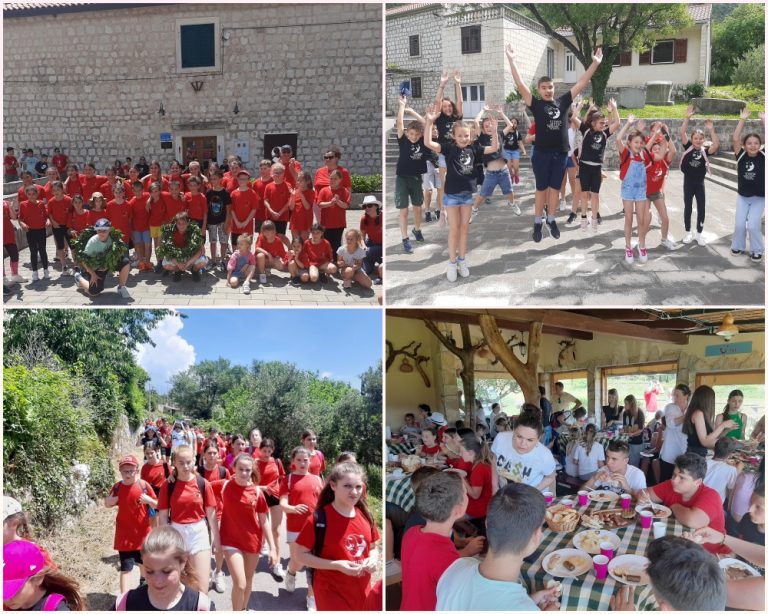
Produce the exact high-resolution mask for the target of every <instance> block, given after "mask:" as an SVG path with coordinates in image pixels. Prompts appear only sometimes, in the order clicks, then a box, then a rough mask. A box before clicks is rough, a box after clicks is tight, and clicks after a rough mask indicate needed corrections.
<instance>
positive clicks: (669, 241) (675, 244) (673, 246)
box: [661, 238, 682, 251]
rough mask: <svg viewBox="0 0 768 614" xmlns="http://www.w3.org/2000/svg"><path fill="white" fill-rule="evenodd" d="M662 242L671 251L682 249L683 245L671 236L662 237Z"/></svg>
mask: <svg viewBox="0 0 768 614" xmlns="http://www.w3.org/2000/svg"><path fill="white" fill-rule="evenodd" d="M661 244H662V245H663V246H664V247H666V248H667V249H668V250H670V251H675V250H676V249H680V248H681V247H682V245H680V244H679V243H678V242H677V241H675V240H673V239H671V238H666V239H662V240H661Z"/></svg>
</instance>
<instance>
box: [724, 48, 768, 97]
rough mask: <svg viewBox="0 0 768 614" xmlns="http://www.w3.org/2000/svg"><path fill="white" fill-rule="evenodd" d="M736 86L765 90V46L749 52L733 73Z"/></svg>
mask: <svg viewBox="0 0 768 614" xmlns="http://www.w3.org/2000/svg"><path fill="white" fill-rule="evenodd" d="M732 81H733V82H734V83H735V84H736V85H744V86H747V87H754V88H757V89H760V90H763V89H765V45H758V46H757V47H755V48H754V49H750V50H749V51H747V52H746V53H745V54H744V56H743V57H742V58H741V60H740V61H739V63H738V64H737V65H736V68H735V69H734V71H733V76H732Z"/></svg>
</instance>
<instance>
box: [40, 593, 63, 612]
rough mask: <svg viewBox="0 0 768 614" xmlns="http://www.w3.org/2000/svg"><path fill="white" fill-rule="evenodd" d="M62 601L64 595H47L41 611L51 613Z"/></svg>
mask: <svg viewBox="0 0 768 614" xmlns="http://www.w3.org/2000/svg"><path fill="white" fill-rule="evenodd" d="M62 601H64V595H60V594H59V593H51V594H50V595H48V597H46V599H45V602H44V603H43V607H42V610H43V611H44V612H53V611H55V610H56V608H57V607H59V604H60V603H61V602H62Z"/></svg>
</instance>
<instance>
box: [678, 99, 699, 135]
mask: <svg viewBox="0 0 768 614" xmlns="http://www.w3.org/2000/svg"><path fill="white" fill-rule="evenodd" d="M695 113H696V112H695V111H694V110H693V105H692V104H689V105H688V108H687V109H686V110H685V119H683V125H682V126H680V140H681V141H682V142H683V143H687V142H688V140H689V139H688V121H689V120H690V119H691V118H692V117H693V116H694V115H695Z"/></svg>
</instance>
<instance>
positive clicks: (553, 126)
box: [528, 90, 573, 153]
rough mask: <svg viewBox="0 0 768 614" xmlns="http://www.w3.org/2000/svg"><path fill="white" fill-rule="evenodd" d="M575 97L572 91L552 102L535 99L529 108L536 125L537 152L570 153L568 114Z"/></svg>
mask: <svg viewBox="0 0 768 614" xmlns="http://www.w3.org/2000/svg"><path fill="white" fill-rule="evenodd" d="M572 102H573V97H572V96H571V92H570V90H568V91H567V92H566V93H565V94H563V95H562V96H560V98H556V99H555V100H552V101H551V102H547V101H544V100H541V99H539V98H534V99H533V100H532V101H531V106H530V107H528V108H529V109H530V110H531V113H533V120H534V122H535V123H536V151H538V152H548V153H554V152H563V153H568V150H569V149H570V146H569V144H568V113H569V112H570V110H571V103H572Z"/></svg>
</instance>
